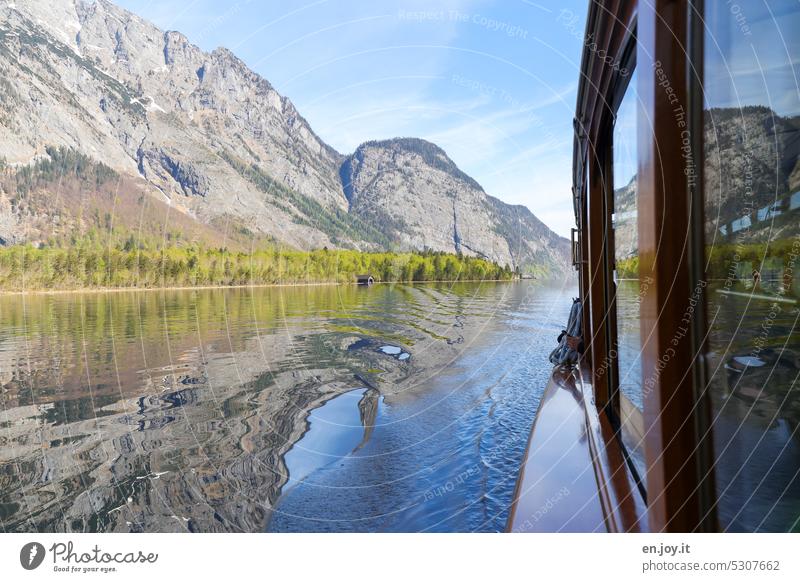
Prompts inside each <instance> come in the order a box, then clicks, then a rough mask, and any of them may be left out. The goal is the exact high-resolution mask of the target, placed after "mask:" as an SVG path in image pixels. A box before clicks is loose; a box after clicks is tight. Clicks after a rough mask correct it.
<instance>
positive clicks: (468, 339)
mask: <svg viewBox="0 0 800 582" xmlns="http://www.w3.org/2000/svg"><path fill="white" fill-rule="evenodd" d="M571 294H574V289H572V287H571V286H570V287H568V288H558V287H545V286H542V285H538V284H536V283H532V282H526V283H505V284H504V283H482V284H477V283H476V284H456V285H415V286H408V285H396V286H388V285H378V286H375V287H372V288H357V287H355V286H352V287H351V286H341V287H335V286H330V287H296V288H255V289H228V290H190V291H153V292H130V293H128V292H124V293H88V294H63V295H31V296H2V297H0V402H1V403H2V404H1V405H0V445H2V446H0V526H1V527H0V529H2V530H3V531H47V532H49V531H55V532H63V531H67V532H70V531H151V532H154V531H167V532H168V531H263V530H264V529H265V528H267V527H269V529H271V530H278V531H285V530H336V531H340V530H362V531H363V530H366V531H372V530H456V531H474V530H497V529H501V528H502V526H503V523H504V521H505V517H506V511H507V507H508V504H509V502H510V500H511V496H512V493H513V487H514V481H515V478H516V475H517V470H518V465H519V461H520V458H521V456H522V453H523V450H524V448H525V444H526V439H527V435H528V430H529V428H530V424H531V422H532V420H533V416H534V413H535V409H536V405H537V404H538V399H539V397H540V395H541V392H542V390H543V388H544V386H545V384H546V381H547V377H548V375H549V372H550V365H549V363H548V362H547V355H548V353H549V351H550V349H551V348H552V347H553V345H554V341H555V337H556V335H557V334H558V332H559V330H560V329H561V328H562V327H563V325H564V321H565V320H566V317H567V313H568V311H569V307H570V305H571V301H570V296H571ZM387 346H391V347H393V348H396V349H390V350H386V349H383V348H386V347H387ZM403 354H410V355H409V356H404V357H401V356H403ZM336 397H338V398H336ZM326 403H328V404H326ZM334 403H338V404H334ZM326 406H330V407H332V408H326ZM314 411H319V412H317V414H316V415H315V412H314ZM314 456H316V457H317V459H316V460H314V459H313V457H314ZM287 465H288V467H289V469H288V471H287ZM292 471H294V472H295V475H294V476H292V475H291V473H292ZM287 473H288V475H287ZM289 479H291V480H289ZM287 481H288V483H287ZM453 484H455V485H453Z"/></svg>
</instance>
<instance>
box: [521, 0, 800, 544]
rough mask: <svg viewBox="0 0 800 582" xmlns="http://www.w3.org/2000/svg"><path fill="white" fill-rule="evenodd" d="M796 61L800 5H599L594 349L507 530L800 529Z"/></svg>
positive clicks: (547, 416) (587, 243)
mask: <svg viewBox="0 0 800 582" xmlns="http://www.w3.org/2000/svg"><path fill="white" fill-rule="evenodd" d="M778 45H780V47H779V48H780V50H777V48H776V47H778ZM798 59H800V5H798V4H797V2H788V1H782V0H778V1H776V2H770V3H769V6H767V4H766V3H764V4H761V5H760V6H757V5H756V3H748V4H746V5H745V4H742V5H741V7H740V6H739V5H731V4H730V3H725V2H711V1H708V2H702V1H687V2H675V1H674V0H669V1H668V0H651V1H650V2H637V1H621V0H611V1H609V2H598V1H592V2H590V5H589V9H588V15H587V21H586V32H585V43H584V48H583V54H582V59H581V63H580V76H579V80H578V83H579V85H578V98H577V104H576V111H575V119H574V148H573V152H574V156H573V180H572V182H573V202H574V209H575V222H576V224H575V228H574V229H573V240H572V243H573V244H572V247H573V253H572V254H573V259H572V262H573V266H574V268H575V270H576V272H577V279H578V289H579V294H580V298H579V301H580V314H579V317H580V324H581V328H582V335H581V337H580V340H581V344H582V346H581V348H582V349H581V350H580V352H578V353H575V354H574V355H575V357H574V361H568V360H566V361H564V362H560V363H557V364H556V365H555V366H554V368H553V371H552V373H551V376H550V380H549V383H548V385H547V386H546V387H545V389H544V393H543V397H542V399H541V403H540V404H539V407H538V409H537V411H536V417H535V421H534V423H533V427H532V429H531V432H530V436H529V441H528V445H527V450H526V451H525V453H524V457H523V461H522V464H521V467H520V471H519V477H518V479H517V484H516V491H515V493H514V498H513V504H512V507H511V511H510V515H509V519H508V523H507V530H508V531H511V532H529V531H539V532H542V531H544V532H553V531H559V532H560V531H575V532H720V531H726V532H727V531H778V532H785V531H800V438H799V435H800V431H798V426H800V398H798V396H797V394H798V389H800V385H799V384H798V373H799V372H800V345H799V344H800V334H799V333H798V327H797V323H798V317H800V276H799V275H800V161H798V160H799V159H798V154H799V153H800V88H799V87H798V84H797V74H796V73H797V72H796V68H794V67H795V65H794V64H793V63H796V62H797V61H798ZM566 339H567V338H564V339H562V341H566Z"/></svg>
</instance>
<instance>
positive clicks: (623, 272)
mask: <svg viewBox="0 0 800 582" xmlns="http://www.w3.org/2000/svg"><path fill="white" fill-rule="evenodd" d="M616 266H617V274H618V275H619V277H620V278H622V279H638V278H639V257H638V256H636V257H628V258H627V259H618V260H617V262H616Z"/></svg>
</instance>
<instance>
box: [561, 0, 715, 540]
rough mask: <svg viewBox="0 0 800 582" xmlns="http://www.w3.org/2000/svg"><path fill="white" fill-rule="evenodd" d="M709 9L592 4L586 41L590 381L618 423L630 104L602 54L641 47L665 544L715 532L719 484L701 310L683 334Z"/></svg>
mask: <svg viewBox="0 0 800 582" xmlns="http://www.w3.org/2000/svg"><path fill="white" fill-rule="evenodd" d="M701 9H702V2H700V1H697V0H693V1H691V2H686V1H683V0H639V1H635V2H623V1H622V0H616V1H614V0H612V1H609V2H600V1H599V0H592V2H591V4H590V7H589V16H588V19H587V38H588V35H591V38H592V39H593V41H594V43H595V44H594V46H593V47H592V48H589V47H588V45H587V46H586V47H585V48H584V53H583V59H582V62H581V74H582V75H583V78H582V79H581V84H580V87H579V92H578V103H577V112H576V120H575V127H576V137H575V153H576V156H575V157H576V162H575V167H574V179H575V193H576V196H578V195H579V196H581V199H579V200H577V201H576V209H578V211H579V218H578V227H579V229H580V230H581V236H580V239H579V240H580V247H581V253H582V256H581V262H580V269H579V273H580V286H581V293H582V296H583V297H584V299H585V300H586V301H585V303H584V314H583V316H584V339H585V341H586V345H587V353H586V354H585V356H584V358H585V361H586V363H587V364H588V365H589V367H590V369H591V381H592V384H593V386H594V399H595V402H594V403H595V405H596V406H597V408H598V410H600V411H601V413H603V412H605V413H606V414H607V415H608V416H609V417H613V415H614V410H615V407H614V401H615V398H617V395H616V394H615V381H614V372H613V371H612V372H611V373H610V374H609V373H608V368H609V366H610V365H611V367H612V368H613V365H614V363H613V362H610V361H609V358H608V355H609V349H610V347H611V346H612V345H613V339H614V338H615V337H616V335H615V334H614V324H613V322H612V321H611V320H612V319H613V318H610V317H609V314H610V313H615V311H610V309H611V308H613V307H614V306H613V303H612V300H613V293H612V292H610V289H611V287H609V285H608V282H609V281H608V278H609V277H610V276H612V272H611V270H610V269H609V266H610V265H611V266H613V261H612V262H611V263H610V262H609V257H608V252H609V248H610V245H609V240H610V236H611V232H610V227H611V224H610V213H609V208H608V206H607V205H608V202H609V200H611V198H609V196H608V192H607V190H606V188H607V187H612V189H613V186H612V185H613V182H610V181H609V178H610V176H611V173H610V164H612V163H613V155H612V154H611V149H610V147H608V146H610V145H611V144H610V143H608V141H609V140H611V139H613V133H612V132H613V115H614V112H615V111H616V107H617V106H618V104H619V101H620V100H621V97H622V94H620V95H619V96H618V98H616V97H615V90H621V91H623V92H624V89H625V87H624V86H622V87H620V86H619V79H618V78H615V75H614V74H613V70H611V67H608V66H607V65H606V66H604V64H603V63H601V62H599V59H598V58H597V52H598V51H599V50H602V51H604V53H605V55H608V56H612V55H613V56H617V57H618V58H622V57H623V55H624V51H625V50H626V47H627V46H629V43H631V42H635V43H636V57H635V59H636V65H637V71H638V73H637V79H638V80H637V83H638V84H637V93H638V99H639V107H638V110H639V116H640V117H639V120H638V123H637V125H638V130H637V132H638V136H637V144H638V145H637V158H638V159H637V166H638V167H637V176H638V200H637V206H638V240H639V261H640V263H639V264H640V270H639V276H640V279H644V278H645V277H647V278H649V279H650V281H649V287H648V290H647V293H645V294H643V296H642V300H641V317H640V321H641V325H640V331H641V346H642V352H641V363H642V376H643V378H642V386H643V400H644V419H645V459H646V463H647V467H648V472H647V479H646V481H647V500H648V519H649V526H650V531H655V532H657V531H680V532H685V531H715V530H716V527H717V526H716V517H715V514H714V512H713V511H709V509H710V508H712V507H713V500H714V491H713V475H712V474H711V472H710V471H708V470H707V469H708V467H710V466H711V463H710V462H709V460H710V459H711V458H713V455H711V445H710V437H708V436H706V437H705V438H701V435H708V434H709V433H708V432H707V431H706V430H704V429H705V427H707V426H708V424H709V408H710V407H709V402H708V396H707V394H706V393H705V391H704V390H703V387H704V386H705V382H704V378H705V371H704V361H703V358H702V354H703V345H702V338H703V337H704V335H705V330H706V325H705V316H704V313H703V311H702V308H701V309H696V306H695V311H694V313H693V319H692V322H691V325H690V328H691V329H690V331H689V333H685V332H684V331H683V330H681V327H680V326H681V319H683V316H684V314H686V313H687V312H688V311H689V309H688V307H689V302H690V298H691V295H692V289H693V287H694V283H695V282H697V281H699V280H700V279H699V278H700V277H702V272H701V271H698V269H702V258H703V245H702V235H703V233H702V228H703V222H702V205H703V204H702V174H700V175H699V176H698V177H697V179H696V181H695V183H694V186H690V185H689V184H687V181H686V180H685V178H684V172H683V171H684V159H683V157H682V155H681V146H682V139H683V138H682V132H683V131H684V130H686V129H687V128H688V131H689V134H690V137H691V144H692V151H693V152H696V154H695V167H696V168H697V169H698V171H701V170H702V160H700V159H698V158H699V156H701V155H702V97H701V96H702V93H701V91H700V81H701V79H702V76H701V75H702V71H701V70H700V68H701V66H702V26H700V23H701V12H700V11H701ZM633 31H635V33H634V32H633ZM617 62H623V61H619V60H618V61H617ZM656 63H660V65H661V66H659V67H657V66H655V64H656ZM664 77H666V78H667V79H668V80H669V83H668V84H669V87H670V92H669V93H667V92H666V90H665V88H664V84H663V80H664ZM676 102H677V104H679V105H681V106H682V107H683V110H684V113H685V119H683V122H684V126H682V127H679V126H678V123H677V122H676V117H675V105H676ZM609 129H611V132H610V131H609ZM610 133H611V136H612V137H608V136H609V134H610ZM609 158H611V159H609ZM587 173H588V175H587ZM612 196H613V192H612ZM612 259H613V257H612ZM701 302H702V300H701ZM676 338H677V340H676ZM675 340H676V343H675Z"/></svg>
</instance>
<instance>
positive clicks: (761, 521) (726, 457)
mask: <svg viewBox="0 0 800 582" xmlns="http://www.w3.org/2000/svg"><path fill="white" fill-rule="evenodd" d="M705 22H706V27H707V28H706V30H705V63H704V64H705V67H704V69H705V73H704V74H705V79H704V82H703V85H704V98H705V109H704V120H703V121H704V142H705V146H704V152H703V155H704V160H703V166H704V180H705V184H704V195H705V201H704V205H705V221H706V222H705V236H706V241H705V242H706V277H705V280H704V281H701V284H705V285H706V298H707V299H706V300H707V307H708V314H707V318H708V322H709V328H710V329H709V336H708V349H709V352H708V357H707V369H708V375H709V378H710V380H709V390H710V396H711V401H712V415H711V416H712V418H711V420H712V425H711V427H712V432H713V442H714V450H715V457H716V460H715V464H714V472H715V480H716V488H717V500H716V504H717V506H716V510H717V514H718V517H719V521H720V526H721V527H722V529H723V530H728V531H799V530H800V384H798V374H799V373H800V335H799V334H798V318H799V317H800V310H799V309H798V306H799V304H798V301H800V279H799V278H798V274H799V273H800V203H798V200H800V196H799V195H798V194H799V193H800V163H799V162H798V153H800V100H799V97H798V96H799V95H800V89H799V88H798V79H799V78H800V4H798V2H797V1H796V0H774V1H773V0H770V2H758V3H756V2H743V3H739V4H729V3H725V2H709V3H707V5H706V17H705Z"/></svg>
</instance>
